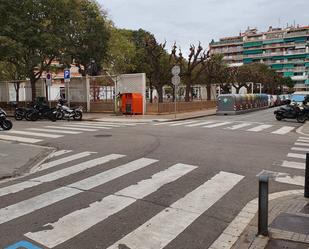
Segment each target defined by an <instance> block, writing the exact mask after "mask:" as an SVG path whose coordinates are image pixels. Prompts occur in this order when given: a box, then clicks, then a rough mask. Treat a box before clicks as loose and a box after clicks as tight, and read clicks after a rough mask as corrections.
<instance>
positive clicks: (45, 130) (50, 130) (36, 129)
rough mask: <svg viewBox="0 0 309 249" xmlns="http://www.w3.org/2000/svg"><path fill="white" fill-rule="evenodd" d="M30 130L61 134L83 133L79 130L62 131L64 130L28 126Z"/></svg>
mask: <svg viewBox="0 0 309 249" xmlns="http://www.w3.org/2000/svg"><path fill="white" fill-rule="evenodd" d="M27 130H29V131H43V132H53V133H59V134H72V135H73V134H81V132H78V131H62V130H58V129H57V130H53V129H42V128H28V129H27Z"/></svg>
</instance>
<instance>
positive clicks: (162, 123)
mask: <svg viewBox="0 0 309 249" xmlns="http://www.w3.org/2000/svg"><path fill="white" fill-rule="evenodd" d="M178 122H179V121H173V122H160V123H158V124H154V125H155V126H158V125H169V124H176V123H178Z"/></svg>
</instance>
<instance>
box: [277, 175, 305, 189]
mask: <svg viewBox="0 0 309 249" xmlns="http://www.w3.org/2000/svg"><path fill="white" fill-rule="evenodd" d="M275 181H276V182H280V183H286V184H291V185H297V186H304V185H305V177H303V176H290V175H287V174H284V173H282V175H281V174H279V175H278V176H276V177H275Z"/></svg>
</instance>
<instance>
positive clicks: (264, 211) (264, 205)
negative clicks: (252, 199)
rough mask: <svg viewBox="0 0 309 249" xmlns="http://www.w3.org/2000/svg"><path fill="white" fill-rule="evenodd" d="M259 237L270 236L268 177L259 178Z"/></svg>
mask: <svg viewBox="0 0 309 249" xmlns="http://www.w3.org/2000/svg"><path fill="white" fill-rule="evenodd" d="M258 235H263V236H268V176H265V175H261V176H260V177H259V220H258Z"/></svg>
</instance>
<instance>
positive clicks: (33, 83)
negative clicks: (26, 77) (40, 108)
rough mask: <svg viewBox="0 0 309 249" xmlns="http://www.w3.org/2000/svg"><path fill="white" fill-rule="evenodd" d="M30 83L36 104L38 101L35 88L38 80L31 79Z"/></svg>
mask: <svg viewBox="0 0 309 249" xmlns="http://www.w3.org/2000/svg"><path fill="white" fill-rule="evenodd" d="M30 83H31V96H32V101H33V102H35V101H36V88H35V85H36V84H35V83H36V79H35V77H30Z"/></svg>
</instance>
